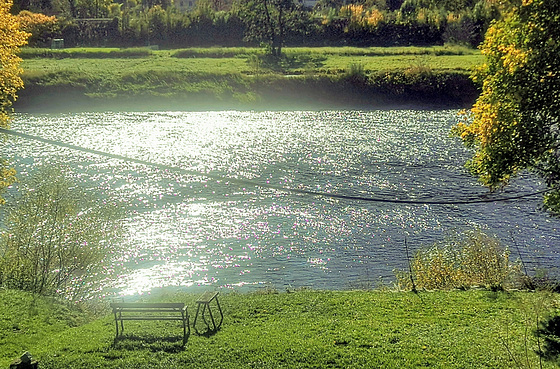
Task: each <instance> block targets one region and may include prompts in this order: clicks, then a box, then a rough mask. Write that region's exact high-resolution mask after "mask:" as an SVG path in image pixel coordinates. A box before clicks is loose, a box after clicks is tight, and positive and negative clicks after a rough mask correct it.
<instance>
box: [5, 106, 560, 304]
mask: <svg viewBox="0 0 560 369" xmlns="http://www.w3.org/2000/svg"><path fill="white" fill-rule="evenodd" d="M455 121H456V112H455V111H406V110H403V111H371V112H370V111H329V112H236V111H227V112H196V113H190V112H189V113H184V112H167V113H161V112H158V113H104V114H99V113H83V114H68V115H64V114H59V115H19V116H17V119H16V120H15V122H14V123H13V125H12V128H13V129H14V130H17V131H21V132H26V133H30V134H34V135H38V136H42V137H45V138H49V139H53V140H59V141H62V142H67V143H71V144H74V145H79V146H82V147H86V148H90V149H95V150H100V151H105V152H108V153H112V154H118V155H124V156H127V157H132V158H137V159H142V160H146V161H151V162H154V163H159V164H165V165H168V166H169V167H170V168H169V169H166V170H164V169H157V168H154V167H149V166H145V165H140V164H133V163H127V162H123V161H121V160H116V159H108V158H104V157H97V156H95V155H92V154H87V153H82V152H77V151H73V150H70V149H63V148H60V147H51V146H48V145H45V144H41V143H38V142H33V141H26V140H23V139H20V138H13V139H10V141H9V142H8V144H7V145H5V146H4V148H3V152H2V155H3V156H7V157H13V160H14V162H15V165H16V167H17V168H18V171H19V172H20V173H21V175H22V176H25V175H26V173H28V172H30V171H32V170H33V168H34V167H35V166H36V165H39V164H51V163H57V162H62V163H65V164H66V165H69V166H70V167H71V168H72V172H73V175H74V177H75V179H76V180H77V181H79V182H81V184H82V185H84V186H86V187H87V188H91V189H92V190H95V191H98V192H103V193H104V195H105V196H112V197H117V198H120V199H122V200H124V201H126V203H127V204H128V206H129V208H130V213H129V214H130V216H129V217H128V219H127V220H126V224H127V229H128V236H127V237H126V239H125V240H124V244H123V245H122V251H119V252H118V253H116V254H115V255H114V258H113V259H112V260H111V261H110V262H108V265H107V271H108V273H109V275H110V277H111V279H112V280H113V282H112V283H111V285H109V286H108V287H107V291H106V292H107V293H111V292H117V293H122V294H134V293H142V292H146V291H149V290H150V289H152V288H154V287H162V286H180V287H185V288H196V286H200V285H202V286H207V285H213V286H220V287H231V288H240V287H242V286H244V287H251V286H260V285H263V284H264V285H271V286H274V287H277V288H284V287H287V286H293V287H298V286H310V287H314V288H331V289H333V288H334V289H342V288H351V287H353V286H357V285H360V286H363V285H374V284H375V283H376V281H377V280H378V279H379V277H383V278H385V279H386V280H390V279H391V278H392V276H393V270H394V269H395V268H404V267H405V265H406V260H405V257H404V250H403V249H404V240H405V238H406V239H407V241H408V244H409V246H410V247H411V248H412V249H414V248H418V247H420V246H422V245H424V244H428V243H431V242H434V241H437V240H441V239H442V238H443V237H444V236H445V234H447V233H449V232H453V231H456V230H460V229H465V228H470V227H473V226H481V227H485V228H486V227H488V228H490V230H491V231H492V232H495V233H497V234H498V235H499V236H500V237H501V238H502V239H503V240H504V241H506V242H508V243H511V240H512V238H513V239H515V246H516V248H515V250H513V251H512V254H513V256H514V257H515V256H516V253H517V247H518V248H519V250H520V251H521V253H522V255H523V259H524V261H525V262H526V263H528V266H529V267H531V268H533V269H534V268H537V267H555V266H557V265H558V261H559V260H560V257H559V256H558V247H557V246H556V243H555V242H556V241H555V239H556V229H557V225H558V221H556V220H553V219H550V218H549V217H547V216H546V214H543V213H542V212H540V211H539V210H538V206H539V202H540V199H539V198H534V199H530V200H522V201H514V202H505V203H498V202H494V203H487V204H476V205H456V206H449V205H448V206H443V205H403V204H389V203H377V202H363V201H350V200H336V199H332V198H328V197H320V196H311V195H305V194H297V193H290V192H285V191H276V190H274V189H267V188H260V187H256V186H250V185H246V186H240V185H236V184H233V183H231V182H228V181H227V180H216V179H208V178H205V177H203V176H196V175H187V174H184V173H183V172H181V171H176V170H173V169H172V167H174V168H181V169H185V170H189V171H196V172H200V173H212V174H213V175H222V176H224V177H228V178H239V179H249V180H252V181H254V182H255V183H266V184H271V185H281V186H289V187H295V188H302V189H307V190H311V191H321V192H331V193H341V194H346V195H352V196H367V197H376V198H383V199H414V200H453V199H457V198H461V199H465V198H467V199H468V198H478V196H479V195H480V194H481V193H485V192H486V191H485V189H483V188H481V187H480V186H479V185H478V184H477V183H476V180H475V179H474V178H472V177H471V176H469V175H468V174H467V173H466V172H465V170H464V168H463V163H464V162H465V160H466V159H467V157H468V156H469V153H468V152H466V150H465V149H464V148H463V147H462V146H461V145H460V143H459V142H458V141H457V140H456V139H453V138H450V137H449V130H450V127H451V126H452V125H453V124H454V123H455ZM540 188H541V185H540V184H539V183H538V181H536V180H534V179H532V178H529V177H526V178H521V179H519V180H516V181H515V183H513V184H512V186H510V187H509V188H508V189H507V190H508V191H509V193H518V192H532V191H535V190H538V189H540Z"/></svg>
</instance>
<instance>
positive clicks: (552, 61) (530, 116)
mask: <svg viewBox="0 0 560 369" xmlns="http://www.w3.org/2000/svg"><path fill="white" fill-rule="evenodd" d="M481 49H482V53H483V54H484V55H485V57H486V61H485V63H484V64H483V65H482V66H481V67H480V68H479V70H478V71H477V72H476V73H475V75H474V78H475V80H476V81H477V82H479V83H480V84H481V85H482V92H481V95H480V96H479V98H478V99H477V101H476V102H475V104H474V106H473V108H472V109H471V112H472V114H471V115H472V117H470V118H469V119H467V120H465V121H463V122H461V123H459V124H458V125H457V126H456V128H455V133H456V134H457V135H459V136H460V137H461V138H462V140H463V142H464V143H465V144H466V146H467V147H470V148H474V149H475V150H476V151H475V154H474V156H473V158H472V159H470V160H469V162H468V163H467V166H468V168H470V170H471V171H472V173H473V174H475V175H476V176H478V177H479V180H480V182H482V183H483V184H484V185H486V186H488V187H490V188H491V189H498V188H500V187H502V186H505V185H506V184H507V183H508V181H509V180H510V178H512V177H513V176H515V175H516V174H518V173H519V172H520V171H522V170H525V169H528V170H531V171H534V172H536V173H537V174H538V175H540V176H541V177H542V178H543V179H544V180H545V181H546V183H547V185H548V186H549V188H550V190H551V192H549V193H548V194H546V195H545V199H544V204H545V207H546V208H548V209H549V210H550V211H552V212H553V213H555V214H557V215H560V58H559V57H558V55H560V2H558V1H549V0H523V1H522V2H521V3H517V4H512V6H511V8H510V9H509V10H508V11H506V12H505V15H504V17H503V18H502V19H501V20H498V21H495V22H494V23H493V24H492V25H491V26H490V28H489V29H488V31H487V33H486V36H485V41H484V43H483V45H482V47H481Z"/></svg>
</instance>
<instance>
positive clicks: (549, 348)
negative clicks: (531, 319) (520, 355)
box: [535, 315, 560, 366]
mask: <svg viewBox="0 0 560 369" xmlns="http://www.w3.org/2000/svg"><path fill="white" fill-rule="evenodd" d="M535 335H536V336H537V337H538V338H541V339H543V341H544V342H543V346H542V348H541V350H540V351H538V352H537V353H538V354H539V355H540V356H542V357H543V358H545V359H546V360H548V361H552V362H554V363H556V365H557V366H560V315H553V316H550V317H548V318H547V319H545V320H543V321H541V322H540V324H539V328H538V329H537V330H536V331H535Z"/></svg>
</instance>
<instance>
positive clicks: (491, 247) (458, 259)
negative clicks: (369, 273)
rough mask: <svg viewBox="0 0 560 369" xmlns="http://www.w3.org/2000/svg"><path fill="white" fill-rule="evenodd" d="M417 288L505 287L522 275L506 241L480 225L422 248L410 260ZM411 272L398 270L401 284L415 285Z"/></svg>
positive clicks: (408, 286) (406, 285)
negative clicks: (490, 234) (483, 229)
mask: <svg viewBox="0 0 560 369" xmlns="http://www.w3.org/2000/svg"><path fill="white" fill-rule="evenodd" d="M410 269H411V272H412V279H413V280H414V283H415V284H416V286H415V287H416V288H419V289H427V290H437V289H451V288H469V287H475V286H483V287H489V288H492V289H502V288H505V287H506V285H507V283H513V282H514V281H517V280H519V279H520V278H519V277H521V273H520V268H519V265H517V264H511V263H510V260H509V252H508V250H507V248H506V247H505V246H504V245H502V243H501V242H500V241H499V240H498V239H497V238H496V237H493V236H489V235H487V234H486V233H484V232H482V231H481V230H479V229H476V230H471V231H467V232H464V233H463V234H462V235H460V236H459V237H458V238H455V239H449V240H447V241H444V242H442V243H436V244H434V245H432V246H431V247H427V248H423V249H420V250H418V251H417V252H416V254H415V255H414V258H413V259H412V261H411V262H410ZM412 279H411V275H410V272H408V273H407V272H402V271H401V272H398V273H397V281H398V283H399V285H400V286H401V287H404V288H412V287H413V286H412Z"/></svg>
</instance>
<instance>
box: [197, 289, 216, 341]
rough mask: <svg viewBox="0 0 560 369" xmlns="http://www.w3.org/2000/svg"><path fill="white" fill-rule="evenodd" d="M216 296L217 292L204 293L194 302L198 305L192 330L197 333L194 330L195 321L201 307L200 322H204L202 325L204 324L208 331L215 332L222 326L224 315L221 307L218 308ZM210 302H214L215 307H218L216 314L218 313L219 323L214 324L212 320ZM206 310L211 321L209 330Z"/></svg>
mask: <svg viewBox="0 0 560 369" xmlns="http://www.w3.org/2000/svg"><path fill="white" fill-rule="evenodd" d="M218 294H219V292H211V291H206V292H204V294H203V295H202V296H200V298H199V299H198V300H197V301H196V303H197V304H198V307H197V308H196V314H195V316H194V322H193V328H194V329H195V331H196V332H197V333H198V330H197V329H196V320H197V319H198V313H199V312H200V307H201V306H202V314H201V315H202V320H204V323H205V324H206V327H207V328H208V331H213V332H216V331H217V330H218V328H220V326H221V325H222V322H223V321H224V313H223V312H222V307H221V306H220V302H219V301H218ZM212 301H216V305H217V307H218V312H219V313H220V322H219V323H218V324H216V321H215V320H214V315H212V309H210V303H211V302H212ZM206 310H208V314H209V315H210V319H211V321H212V326H213V329H211V328H210V324H209V323H208V321H207V320H206Z"/></svg>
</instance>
